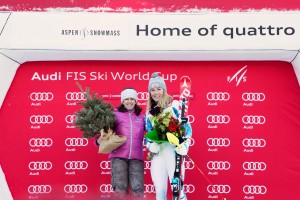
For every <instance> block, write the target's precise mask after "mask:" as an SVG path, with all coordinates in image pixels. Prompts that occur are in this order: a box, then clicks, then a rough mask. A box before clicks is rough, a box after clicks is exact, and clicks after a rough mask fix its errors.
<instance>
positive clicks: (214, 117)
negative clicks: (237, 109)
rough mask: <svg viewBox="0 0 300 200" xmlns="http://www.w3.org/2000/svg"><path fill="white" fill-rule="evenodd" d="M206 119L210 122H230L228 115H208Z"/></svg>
mask: <svg viewBox="0 0 300 200" xmlns="http://www.w3.org/2000/svg"><path fill="white" fill-rule="evenodd" d="M206 121H207V122H208V123H210V124H228V123H229V122H230V117H229V116H228V115H208V116H207V118H206Z"/></svg>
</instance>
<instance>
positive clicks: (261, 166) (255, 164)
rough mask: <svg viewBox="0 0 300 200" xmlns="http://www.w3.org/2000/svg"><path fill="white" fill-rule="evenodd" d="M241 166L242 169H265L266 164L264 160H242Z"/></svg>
mask: <svg viewBox="0 0 300 200" xmlns="http://www.w3.org/2000/svg"><path fill="white" fill-rule="evenodd" d="M243 168H244V170H254V171H265V170H266V168H267V165H266V163H264V162H244V163H243Z"/></svg>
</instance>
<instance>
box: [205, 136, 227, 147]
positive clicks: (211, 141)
mask: <svg viewBox="0 0 300 200" xmlns="http://www.w3.org/2000/svg"><path fill="white" fill-rule="evenodd" d="M206 143H207V145H208V146H210V147H228V146H229V145H230V140H229V139H228V138H208V139H207V141H206Z"/></svg>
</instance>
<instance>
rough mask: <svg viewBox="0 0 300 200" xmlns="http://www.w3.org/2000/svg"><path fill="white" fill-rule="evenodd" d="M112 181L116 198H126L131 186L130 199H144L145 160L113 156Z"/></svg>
mask: <svg viewBox="0 0 300 200" xmlns="http://www.w3.org/2000/svg"><path fill="white" fill-rule="evenodd" d="M111 182H112V187H113V190H114V191H115V197H116V199H121V198H125V199H126V197H127V196H128V189H129V188H130V194H131V195H130V196H131V198H130V199H142V198H143V195H144V161H142V160H130V159H123V158H112V159H111Z"/></svg>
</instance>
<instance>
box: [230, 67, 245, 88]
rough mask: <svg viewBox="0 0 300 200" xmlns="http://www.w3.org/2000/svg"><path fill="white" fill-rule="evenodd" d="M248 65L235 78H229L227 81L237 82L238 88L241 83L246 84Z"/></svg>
mask: <svg viewBox="0 0 300 200" xmlns="http://www.w3.org/2000/svg"><path fill="white" fill-rule="evenodd" d="M246 68H247V65H246V66H244V67H243V68H241V69H240V70H239V71H237V72H236V73H235V74H234V75H233V76H228V77H227V81H228V82H229V83H231V82H236V86H238V85H239V84H240V83H241V82H246V80H247V76H245V74H246V72H247V69H246Z"/></svg>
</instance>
